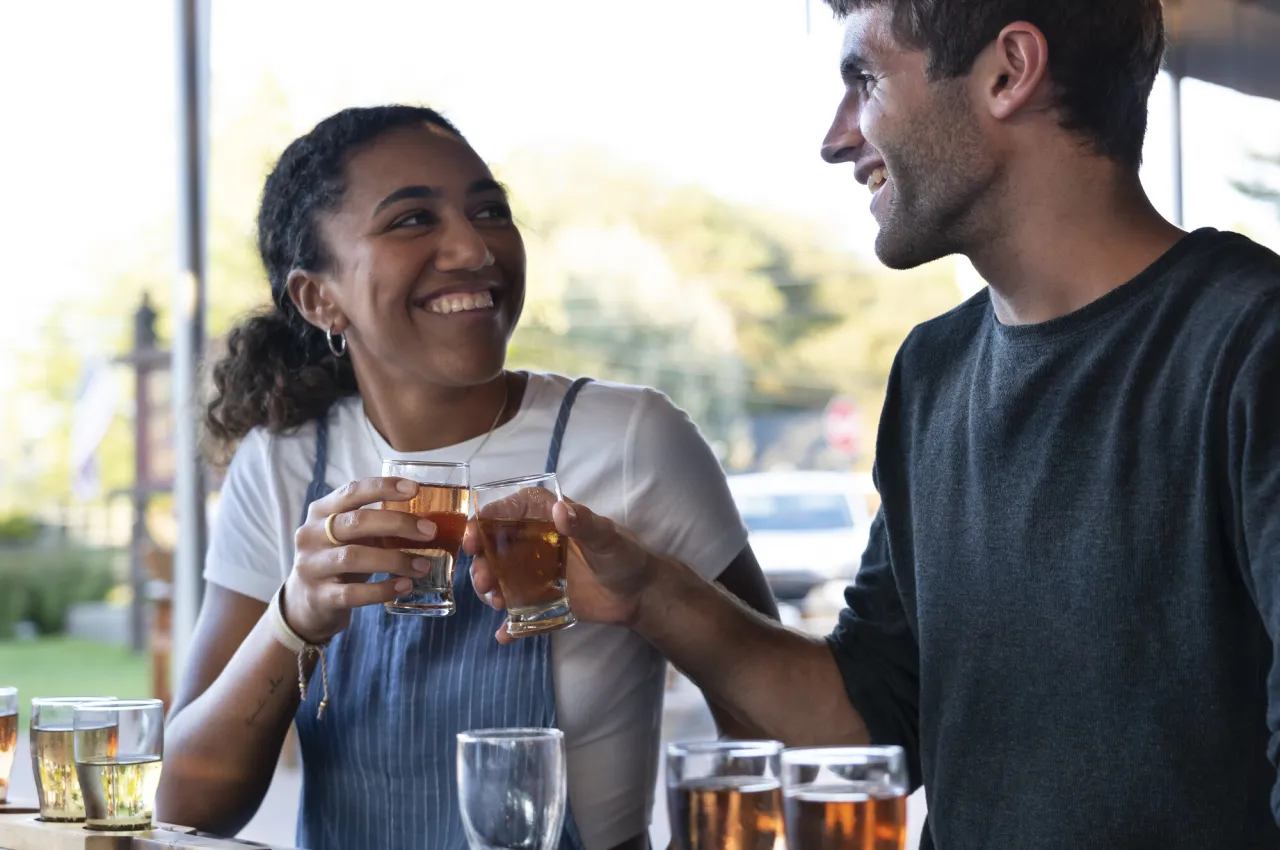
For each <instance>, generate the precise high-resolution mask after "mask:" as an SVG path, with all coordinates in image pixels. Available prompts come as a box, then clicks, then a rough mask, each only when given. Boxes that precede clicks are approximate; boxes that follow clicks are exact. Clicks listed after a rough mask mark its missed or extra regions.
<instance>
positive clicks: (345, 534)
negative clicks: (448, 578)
mask: <svg viewBox="0 0 1280 850" xmlns="http://www.w3.org/2000/svg"><path fill="white" fill-rule="evenodd" d="M329 516H330V517H332V519H329V518H327V517H326V518H325V519H324V520H320V519H319V518H317V519H314V520H310V521H308V522H307V523H306V524H305V525H303V526H302V528H300V529H299V530H298V534H297V535H296V541H297V544H298V548H300V549H301V548H323V547H332V546H333V541H331V540H330V539H329V534H328V532H330V531H331V532H332V533H333V537H334V539H335V540H337V541H338V542H339V543H364V544H365V545H373V546H377V545H381V542H382V540H383V539H385V538H388V537H396V538H400V539H402V540H408V541H411V542H421V543H428V542H430V541H431V540H434V539H435V536H436V531H437V529H436V524H435V523H434V522H432V521H431V520H429V519H422V518H421V517H417V516H414V515H413V514H410V513H405V512H404V511H385V510H379V509H376V508H358V509H356V510H351V511H344V512H342V513H337V514H330V515H329ZM326 524H327V526H328V528H327V530H326ZM406 548H408V547H406ZM421 548H424V549H425V548H426V547H425V546H424V547H421Z"/></svg>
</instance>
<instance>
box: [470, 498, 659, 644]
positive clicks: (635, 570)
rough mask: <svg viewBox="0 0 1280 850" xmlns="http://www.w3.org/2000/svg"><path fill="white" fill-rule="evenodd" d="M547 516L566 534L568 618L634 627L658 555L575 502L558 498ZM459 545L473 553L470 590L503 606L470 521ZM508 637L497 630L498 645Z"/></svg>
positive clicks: (476, 530)
mask: <svg viewBox="0 0 1280 850" xmlns="http://www.w3.org/2000/svg"><path fill="white" fill-rule="evenodd" d="M552 516H553V518H554V520H555V524H556V529H557V530H558V531H559V532H560V533H561V534H564V535H566V536H567V537H568V538H569V551H568V564H567V567H566V577H567V582H568V597H569V606H570V607H571V608H572V609H573V614H574V616H575V617H576V618H577V619H579V620H582V621H584V622H591V623H608V624H611V625H619V626H634V625H635V624H636V621H637V620H638V619H639V616H640V610H641V602H642V598H643V596H644V591H645V589H646V588H647V587H648V586H649V585H650V584H651V583H652V582H653V580H654V579H655V577H656V576H657V574H658V572H659V571H660V569H661V568H662V567H663V566H664V564H665V561H664V559H663V558H661V557H660V556H658V555H656V554H654V553H653V552H650V551H649V550H648V549H646V548H645V547H644V546H643V545H642V544H641V543H640V542H639V541H638V540H636V538H635V536H634V535H632V534H631V532H630V531H628V530H627V529H625V528H623V527H622V526H619V525H618V524H616V523H615V522H613V521H612V520H610V519H608V518H607V517H602V516H599V515H597V514H594V513H592V512H591V511H590V510H588V509H587V508H585V507H583V506H582V505H579V504H577V503H576V502H572V501H569V500H565V501H562V502H558V503H557V504H556V505H555V508H554V510H553V512H552ZM463 548H464V549H465V550H466V551H467V552H468V553H470V554H472V555H474V556H475V560H474V561H473V562H472V564H471V583H472V584H473V585H474V587H475V590H476V593H478V594H479V595H480V598H481V599H483V600H484V601H485V602H486V603H487V604H488V605H489V606H491V607H493V608H496V609H498V610H499V611H501V610H504V609H505V608H506V607H507V603H506V600H505V599H504V598H503V596H502V589H501V587H500V585H499V581H498V577H497V576H496V575H495V574H494V571H493V568H492V566H491V565H490V564H489V562H488V560H487V559H486V558H485V555H484V553H483V551H482V550H483V545H482V541H481V539H480V530H479V528H478V527H477V526H476V523H475V521H474V520H473V521H472V522H471V524H470V525H469V526H468V527H467V536H466V538H465V540H464V541H463ZM513 640H515V638H513V637H511V636H510V635H508V634H507V629H506V626H503V627H502V628H501V629H499V630H498V642H499V643H511V642H512V641H513Z"/></svg>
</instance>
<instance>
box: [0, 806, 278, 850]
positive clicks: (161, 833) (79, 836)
mask: <svg viewBox="0 0 1280 850" xmlns="http://www.w3.org/2000/svg"><path fill="white" fill-rule="evenodd" d="M13 808H15V807H6V809H8V811H7V812H0V850H165V848H173V847H199V848H205V850H292V848H287V847H280V846H278V845H272V844H260V843H258V842H256V841H242V840H240V839H236V838H217V837H215V836H212V835H204V834H202V833H198V832H196V831H195V830H193V829H189V828H187V827H183V826H170V825H168V824H157V825H156V827H155V828H154V829H149V830H145V831H143V832H94V831H93V830H88V829H85V828H84V824H80V823H44V822H43V821H41V820H40V819H39V817H37V814H36V813H22V814H19V813H15V812H13V811H12V809H13Z"/></svg>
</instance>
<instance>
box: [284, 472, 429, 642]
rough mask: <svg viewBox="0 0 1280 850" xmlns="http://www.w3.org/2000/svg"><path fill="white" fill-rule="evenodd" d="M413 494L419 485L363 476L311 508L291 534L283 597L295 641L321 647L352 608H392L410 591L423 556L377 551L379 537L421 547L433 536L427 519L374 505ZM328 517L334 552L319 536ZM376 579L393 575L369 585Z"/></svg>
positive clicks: (424, 567) (345, 621)
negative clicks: (290, 558)
mask: <svg viewBox="0 0 1280 850" xmlns="http://www.w3.org/2000/svg"><path fill="white" fill-rule="evenodd" d="M417 492H418V485H417V484H416V483H415V482H413V481H407V480H405V479H403V478H365V479H363V480H360V481H352V482H351V483H350V484H348V485H346V486H345V487H342V488H340V489H338V490H335V491H333V492H332V493H330V494H329V495H328V496H325V497H324V498H323V499H317V500H316V501H314V502H312V503H311V507H310V508H309V509H308V511H307V521H306V522H305V523H304V524H303V525H302V526H301V527H300V528H299V529H298V531H297V533H295V534H294V548H295V554H294V558H293V572H291V573H290V574H289V578H288V580H286V581H285V590H284V599H283V603H284V606H283V613H284V618H285V621H286V622H288V624H289V626H290V628H292V629H293V630H294V631H295V632H297V633H298V636H299V637H301V638H302V639H303V640H305V641H307V642H308V643H313V644H320V643H324V642H325V641H327V640H329V639H330V638H332V637H333V636H334V635H336V634H337V633H338V632H340V631H342V630H343V629H345V628H346V627H347V625H348V624H349V623H350V622H351V609H353V608H360V607H363V606H365V605H376V604H378V603H381V602H391V601H393V600H394V599H395V598H396V597H397V596H400V595H402V594H404V593H407V592H408V591H409V589H410V588H411V587H412V586H413V583H412V582H411V581H410V579H415V578H421V577H422V576H423V575H425V574H426V572H427V569H428V566H429V565H428V563H427V560H426V559H425V558H415V557H414V556H412V555H408V554H406V553H404V552H401V551H400V550H399V549H383V548H380V547H379V545H378V543H379V539H380V538H383V537H402V538H408V539H409V540H421V541H423V543H424V544H425V543H427V542H428V541H430V540H433V539H434V538H435V536H436V526H435V524H434V523H433V522H431V521H430V520H425V519H419V518H418V517H416V516H414V515H413V514H409V513H405V512H403V511H388V510H381V509H379V508H378V507H377V505H378V504H379V503H381V502H384V501H392V502H403V501H407V500H409V499H410V498H412V497H413V496H414V495H415V494H416V493H417ZM370 505H373V506H374V507H372V508H370V507H369V506H370ZM330 516H332V517H333V522H332V524H331V526H330V528H331V530H332V531H333V536H334V537H335V538H336V539H337V540H338V542H339V544H340V545H337V546H335V545H334V544H333V543H332V542H331V541H330V540H329V537H328V535H327V534H326V533H325V522H326V521H327V520H328V519H329V517H330ZM423 548H426V546H425V545H424V547H423ZM375 573H388V574H390V575H391V576H392V577H391V578H388V579H385V580H383V581H376V582H371V581H370V580H369V579H370V576H372V575H373V574H375Z"/></svg>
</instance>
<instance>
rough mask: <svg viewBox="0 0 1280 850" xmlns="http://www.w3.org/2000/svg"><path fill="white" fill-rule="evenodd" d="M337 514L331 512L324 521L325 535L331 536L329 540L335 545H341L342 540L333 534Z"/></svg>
mask: <svg viewBox="0 0 1280 850" xmlns="http://www.w3.org/2000/svg"><path fill="white" fill-rule="evenodd" d="M337 516H338V515H337V514H329V517H328V519H326V520H325V521H324V536H325V537H328V538H329V542H330V543H332V544H333V545H334V546H341V545H342V541H341V540H339V539H338V538H336V537H334V536H333V521H334V519H336V518H337Z"/></svg>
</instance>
